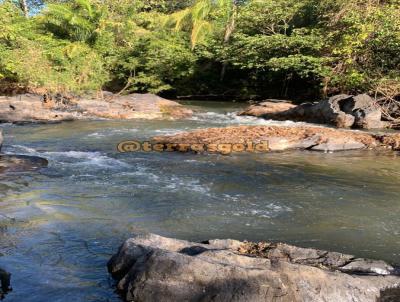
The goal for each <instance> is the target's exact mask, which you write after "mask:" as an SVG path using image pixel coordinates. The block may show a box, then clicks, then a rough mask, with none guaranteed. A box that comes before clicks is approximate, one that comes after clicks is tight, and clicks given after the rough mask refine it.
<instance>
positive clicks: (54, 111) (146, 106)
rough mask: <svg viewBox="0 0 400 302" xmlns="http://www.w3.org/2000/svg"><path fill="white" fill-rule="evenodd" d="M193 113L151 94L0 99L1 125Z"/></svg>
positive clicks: (32, 95)
mask: <svg viewBox="0 0 400 302" xmlns="http://www.w3.org/2000/svg"><path fill="white" fill-rule="evenodd" d="M191 115H192V111H191V110H190V109H187V108H185V107H184V106H182V105H180V104H178V103H176V102H173V101H170V100H166V99H163V98H161V97H158V96H156V95H153V94H131V95H126V96H119V95H113V94H107V95H106V96H105V97H104V98H102V99H91V98H73V97H69V98H68V97H64V96H54V97H51V96H47V95H34V94H23V95H18V96H13V97H4V96H3V97H0V122H10V123H52V122H61V121H71V120H77V119H93V118H108V119H181V118H186V117H190V116H191Z"/></svg>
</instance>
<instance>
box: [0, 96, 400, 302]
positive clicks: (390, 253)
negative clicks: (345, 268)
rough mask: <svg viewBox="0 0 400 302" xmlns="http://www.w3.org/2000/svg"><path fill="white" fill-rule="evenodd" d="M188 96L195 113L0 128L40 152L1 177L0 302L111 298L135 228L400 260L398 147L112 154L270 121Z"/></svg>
mask: <svg viewBox="0 0 400 302" xmlns="http://www.w3.org/2000/svg"><path fill="white" fill-rule="evenodd" d="M186 104H187V105H189V106H191V107H192V108H194V109H196V110H197V111H198V112H197V113H196V114H195V115H194V117H193V118H191V119H189V120H182V121H109V120H102V121H76V122H69V123H62V124H54V125H24V126H15V125H8V124H5V125H2V128H3V131H4V133H5V142H4V149H3V151H4V152H5V153H10V154H25V155H36V156H41V157H44V158H46V159H48V161H49V166H48V167H47V168H44V169H42V170H40V171H30V172H24V173H12V174H9V175H2V176H0V268H3V269H6V270H7V271H9V272H11V273H12V286H13V288H14V290H13V291H12V292H11V293H10V294H8V295H7V297H6V301H7V302H8V301H10V302H11V301H24V302H33V301H35V302H44V301H51V302H57V301H60V302H69V301H74V302H75V301H85V302H86V301H120V299H119V298H118V296H117V295H116V294H115V293H114V289H113V281H112V280H111V279H110V277H109V275H108V273H107V270H106V263H107V261H108V259H109V258H110V257H111V255H112V254H113V253H115V252H116V249H117V248H118V246H119V245H120V244H121V243H122V242H123V240H124V239H126V238H128V237H129V236H130V234H132V233H134V232H142V231H149V232H153V233H157V234H160V235H164V236H171V237H176V238H182V239H188V240H206V239H212V238H233V239H239V240H244V239H247V240H270V241H284V242H288V243H292V244H295V245H299V246H304V247H308V246H310V247H316V248H323V249H328V250H332V251H340V252H347V253H352V254H356V255H357V256H360V257H369V258H378V259H383V260H387V261H389V262H391V263H397V264H400V236H399V235H400V218H399V217H400V160H399V157H398V154H395V153H380V154H377V153H375V152H368V151H363V152H345V153H334V154H332V153H316V152H284V153H269V154H240V155H229V156H223V155H195V154H190V153H187V154H179V153H124V154H122V153H118V152H117V150H116V146H117V144H118V143H119V142H120V141H123V140H131V139H136V140H146V139H149V138H150V137H152V136H155V135H161V134H173V133H177V132H180V131H185V130H190V129H196V128H204V127H222V126H226V125H233V124H257V125H260V124H261V125H262V124H271V122H268V121H264V120H260V119H257V118H245V117H237V116H236V115H235V114H234V112H235V111H236V110H238V109H239V108H241V107H242V105H240V104H234V103H218V102H212V103H211V102H210V103H207V102H203V103H199V102H186ZM278 124H282V123H278ZM283 124H286V125H294V124H293V123H288V122H286V123H283Z"/></svg>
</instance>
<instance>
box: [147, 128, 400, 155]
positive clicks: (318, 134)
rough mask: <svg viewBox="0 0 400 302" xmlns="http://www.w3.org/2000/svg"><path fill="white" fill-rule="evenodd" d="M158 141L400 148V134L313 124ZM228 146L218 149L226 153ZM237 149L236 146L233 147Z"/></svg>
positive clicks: (276, 147)
mask: <svg viewBox="0 0 400 302" xmlns="http://www.w3.org/2000/svg"><path fill="white" fill-rule="evenodd" d="M153 141H154V142H155V143H162V144H178V145H183V144H187V145H198V144H200V145H231V146H232V149H234V145H235V144H246V143H247V142H252V143H261V142H267V143H268V148H269V151H285V150H295V149H300V150H311V151H327V152H329V151H345V150H358V149H391V150H400V134H398V133H397V134H387V133H386V134H385V133H383V134H372V133H367V132H361V131H351V130H339V129H332V128H327V127H317V126H312V125H299V126H292V127H286V126H233V127H226V128H208V129H200V130H195V131H190V132H184V133H180V134H176V135H169V136H157V137H154V138H153ZM223 147H224V148H221V149H218V148H214V149H216V152H219V153H224V152H223V151H225V150H226V148H225V147H226V146H223ZM177 151H179V149H177ZM231 151H233V152H234V150H231Z"/></svg>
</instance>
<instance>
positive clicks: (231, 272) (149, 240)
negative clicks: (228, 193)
mask: <svg viewBox="0 0 400 302" xmlns="http://www.w3.org/2000/svg"><path fill="white" fill-rule="evenodd" d="M108 268H109V272H110V273H111V274H112V276H113V277H114V278H115V279H116V280H117V281H118V285H117V288H118V291H119V292H120V293H121V295H122V296H123V297H124V299H125V300H126V301H136V302H139V301H166V302H168V301H254V302H255V301H271V302H272V301H276V302H277V301H279V302H286V301H287V302H293V301H299V302H300V301H315V302H319V301H321V302H322V301H341V302H347V301H349V302H350V301H351V302H368V301H370V302H389V301H390V302H394V301H399V300H400V277H399V276H398V275H399V271H398V270H397V269H396V268H395V267H393V266H391V265H389V264H387V263H385V262H383V261H376V260H368V259H361V258H357V257H355V256H352V255H346V254H341V253H336V252H327V251H321V250H316V249H310V248H299V247H295V246H291V245H287V244H276V243H268V242H260V243H249V242H239V241H235V240H210V241H207V242H205V243H193V242H188V241H183V240H177V239H170V238H165V237H161V236H157V235H154V234H148V235H139V236H136V237H134V238H131V239H128V240H127V241H126V242H125V243H124V244H123V245H122V246H121V247H120V249H119V251H118V253H117V254H116V255H114V256H113V257H112V259H111V260H110V262H109V264H108Z"/></svg>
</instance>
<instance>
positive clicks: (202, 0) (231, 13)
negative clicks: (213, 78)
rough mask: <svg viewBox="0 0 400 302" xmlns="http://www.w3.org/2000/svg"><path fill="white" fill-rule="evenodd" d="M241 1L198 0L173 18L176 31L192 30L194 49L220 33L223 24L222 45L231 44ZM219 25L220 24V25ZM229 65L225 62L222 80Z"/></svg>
mask: <svg viewBox="0 0 400 302" xmlns="http://www.w3.org/2000/svg"><path fill="white" fill-rule="evenodd" d="M241 2H242V1H239V0H197V1H196V2H195V3H194V5H193V6H191V7H189V8H186V9H184V10H181V11H179V12H176V13H174V14H173V15H172V16H171V20H172V22H173V23H174V24H175V29H176V30H182V29H186V30H190V31H191V39H190V40H191V44H192V49H194V48H195V47H196V45H197V44H198V43H201V42H203V41H204V40H205V38H206V37H207V35H209V34H211V33H213V32H218V31H219V28H218V27H219V25H221V24H222V28H223V30H222V37H221V38H222V43H223V45H226V44H228V43H229V41H230V39H231V36H232V34H233V32H234V30H235V26H236V19H237V16H238V5H239V4H240V3H241ZM218 23H219V24H218ZM226 67H227V63H226V62H223V66H222V70H221V76H220V80H221V81H222V80H223V79H224V77H225V73H226Z"/></svg>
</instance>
